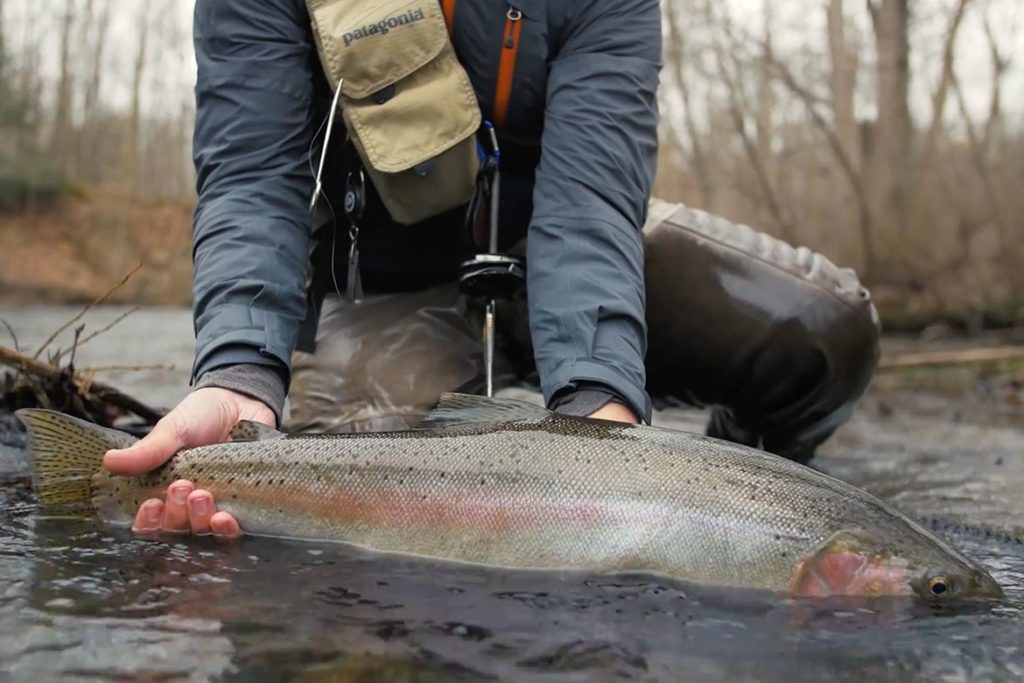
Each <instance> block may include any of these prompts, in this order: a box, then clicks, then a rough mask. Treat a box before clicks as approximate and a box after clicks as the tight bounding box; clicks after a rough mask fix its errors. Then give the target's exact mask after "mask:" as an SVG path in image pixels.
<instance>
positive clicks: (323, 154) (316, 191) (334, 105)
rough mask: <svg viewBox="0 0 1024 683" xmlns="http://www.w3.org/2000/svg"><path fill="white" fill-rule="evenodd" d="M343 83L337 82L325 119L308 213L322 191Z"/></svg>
mask: <svg viewBox="0 0 1024 683" xmlns="http://www.w3.org/2000/svg"><path fill="white" fill-rule="evenodd" d="M344 83H345V79H344V78H342V79H341V80H339V81H338V89H337V91H335V93H334V100H333V101H332V102H331V113H330V116H328V117H327V132H326V133H325V134H324V146H323V148H322V149H321V150H320V167H319V168H318V169H317V171H316V187H315V188H313V197H312V198H311V199H310V200H309V210H310V211H312V210H313V208H314V207H315V206H316V200H317V199H319V197H320V193H321V192H322V191H323V183H322V181H321V178H322V177H323V174H324V163H325V162H326V161H327V147H328V146H329V145H330V144H331V131H332V130H334V117H335V115H336V114H337V113H338V102H339V101H340V100H341V86H342V85H344Z"/></svg>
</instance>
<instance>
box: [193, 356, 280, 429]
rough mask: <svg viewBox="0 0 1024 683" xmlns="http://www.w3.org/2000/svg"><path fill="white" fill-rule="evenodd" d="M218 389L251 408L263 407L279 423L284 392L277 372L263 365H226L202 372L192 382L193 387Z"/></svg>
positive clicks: (274, 422)
mask: <svg viewBox="0 0 1024 683" xmlns="http://www.w3.org/2000/svg"><path fill="white" fill-rule="evenodd" d="M203 389H221V390H227V391H230V392H231V393H232V394H234V395H236V396H239V397H240V398H242V399H245V400H247V401H252V402H253V405H252V406H250V407H251V408H252V409H254V410H256V411H259V410H260V409H263V410H267V411H269V412H270V414H271V416H272V417H273V424H274V425H280V424H281V416H282V413H283V412H284V402H285V396H286V393H287V387H286V386H285V382H284V378H283V377H282V376H281V373H280V372H278V371H277V370H275V369H274V368H272V367H269V366H266V365H253V364H239V365H227V366H224V367H220V368H216V369H214V370H210V371H209V372H207V373H205V374H204V375H203V376H202V377H200V378H199V381H198V382H196V385H195V390H196V391H201V390H203Z"/></svg>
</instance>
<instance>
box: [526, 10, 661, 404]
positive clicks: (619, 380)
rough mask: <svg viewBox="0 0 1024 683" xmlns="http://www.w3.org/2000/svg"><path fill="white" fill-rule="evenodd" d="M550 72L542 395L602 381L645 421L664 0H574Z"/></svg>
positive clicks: (533, 256) (541, 172)
mask: <svg viewBox="0 0 1024 683" xmlns="http://www.w3.org/2000/svg"><path fill="white" fill-rule="evenodd" d="M575 6H576V7H577V8H578V9H577V12H578V14H577V16H576V17H574V18H573V20H572V21H571V22H570V23H571V26H570V30H569V32H568V34H567V36H566V37H565V40H564V42H563V43H562V47H561V49H560V50H559V52H558V54H557V55H556V56H555V58H554V60H553V62H552V64H551V70H550V74H549V77H548V96H547V109H546V114H545V117H544V135H543V140H542V153H541V163H540V167H539V168H538V170H537V179H536V187H535V189H534V215H533V220H532V222H531V225H530V232H529V238H528V242H527V259H528V262H529V269H528V270H529V274H528V283H527V286H528V293H529V308H530V327H531V335H532V337H533V344H534V353H535V355H536V360H537V367H538V371H539V374H540V377H541V385H542V389H543V391H544V395H545V398H546V399H547V400H548V401H549V402H550V401H551V399H552V397H553V396H555V395H556V394H558V393H559V392H562V391H564V390H566V389H567V388H571V387H573V386H574V385H575V384H576V383H581V382H596V383H599V384H603V385H605V386H608V387H610V388H612V389H614V390H615V391H616V392H617V393H618V394H619V395H621V396H622V397H623V398H625V399H626V400H627V401H628V402H629V404H630V405H631V407H632V408H633V410H634V411H635V412H636V413H637V414H638V415H639V416H640V417H641V418H642V419H644V420H647V421H649V420H650V414H651V404H650V398H649V397H648V395H647V393H646V391H645V389H644V386H645V379H646V378H645V371H644V356H645V354H646V345H647V342H646V338H647V336H646V335H647V330H646V324H645V321H644V305H645V298H644V270H643V268H644V262H643V243H642V235H641V231H642V229H643V223H644V220H645V217H646V212H647V202H648V198H649V196H650V191H651V185H652V184H653V179H654V170H655V165H656V157H657V123H658V111H657V88H658V72H659V69H660V66H661V16H660V13H659V7H658V2H657V0H615V1H614V2H609V1H607V0H592V1H591V2H585V3H576V5H575Z"/></svg>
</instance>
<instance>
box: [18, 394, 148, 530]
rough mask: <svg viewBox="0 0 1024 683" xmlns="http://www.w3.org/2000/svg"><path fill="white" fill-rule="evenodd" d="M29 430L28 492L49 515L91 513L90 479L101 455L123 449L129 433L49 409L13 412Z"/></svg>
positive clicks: (128, 442) (129, 439)
mask: <svg viewBox="0 0 1024 683" xmlns="http://www.w3.org/2000/svg"><path fill="white" fill-rule="evenodd" d="M15 414H16V415H17V416H18V419H20V420H21V421H22V423H24V425H25V427H26V428H27V429H28V454H29V458H30V459H31V461H32V487H33V489H35V492H36V495H38V496H39V500H40V502H41V503H42V505H43V507H44V508H46V509H48V510H61V511H68V512H71V511H79V512H81V511H91V510H92V509H94V504H93V500H92V498H93V476H94V475H96V474H98V473H99V472H100V471H101V470H102V469H103V454H104V453H106V452H107V451H108V450H111V449H114V448H127V447H128V446H130V445H131V444H133V443H135V442H136V441H137V439H136V438H135V437H133V436H131V435H130V434H125V433H124V432H119V431H116V430H114V429H107V428H106V427H100V426H99V425H95V424H92V423H91V422H86V421H85V420H79V419H78V418H75V417H71V416H70V415H65V414H64V413H58V412H55V411H52V410H36V409H24V410H19V411H17V413H15Z"/></svg>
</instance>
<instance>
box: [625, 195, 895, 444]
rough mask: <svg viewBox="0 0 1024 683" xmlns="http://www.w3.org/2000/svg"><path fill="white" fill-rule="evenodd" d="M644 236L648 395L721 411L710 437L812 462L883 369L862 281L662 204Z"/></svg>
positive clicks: (820, 260) (810, 256)
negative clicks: (877, 368) (755, 443)
mask: <svg viewBox="0 0 1024 683" xmlns="http://www.w3.org/2000/svg"><path fill="white" fill-rule="evenodd" d="M651 213H652V216H657V221H656V222H652V223H649V224H648V226H647V227H646V228H645V230H644V242H645V253H646V264H645V267H646V282H647V323H648V330H649V332H648V336H649V350H648V362H647V365H648V378H649V387H648V388H649V390H650V391H651V393H652V395H655V396H656V395H658V394H662V395H674V396H677V397H679V398H682V399H684V400H687V401H689V402H691V403H695V404H698V405H711V406H718V409H717V410H716V415H715V417H714V418H713V419H712V421H711V423H710V424H709V430H708V431H709V434H711V435H713V436H718V437H722V438H729V439H731V440H734V441H739V442H741V443H748V442H749V441H750V440H752V439H753V438H754V437H753V436H751V435H756V438H757V440H758V441H759V442H760V443H761V445H763V446H764V447H765V448H767V449H769V450H772V451H774V452H778V453H780V454H784V455H788V456H789V457H793V458H794V459H801V460H806V459H808V458H809V457H810V455H809V454H812V453H813V450H814V448H815V447H816V446H817V445H818V444H820V443H821V442H822V441H824V440H825V439H826V438H828V436H829V435H830V434H831V433H832V432H833V431H834V430H835V429H836V428H837V427H838V426H839V425H840V424H842V423H843V422H844V421H845V420H846V419H848V417H849V414H850V413H851V411H852V408H853V405H854V404H855V403H856V401H857V400H858V399H859V398H860V397H861V396H862V395H863V393H864V391H865V390H866V388H867V385H868V382H869V381H870V378H871V376H872V374H873V372H874V368H875V365H876V364H877V360H878V342H879V326H878V318H877V314H876V312H875V309H874V306H873V305H872V303H871V298H870V295H869V294H868V292H867V290H866V289H865V288H864V287H863V286H861V284H860V281H859V280H858V279H857V276H856V274H855V273H854V272H853V271H852V270H849V269H845V268H839V267H837V266H835V265H834V264H833V263H832V262H831V261H829V260H828V259H827V258H825V257H824V256H822V255H821V254H817V253H814V252H812V251H810V250H808V249H804V248H799V249H797V248H794V247H792V246H790V245H789V244H786V243H785V242H782V241H781V240H778V239H775V238H773V237H770V236H768V235H765V234H763V233H759V232H757V231H754V230H752V229H751V228H749V227H747V226H743V225H737V224H734V223H730V222H729V221H726V220H724V219H721V218H718V217H716V216H712V215H710V214H707V213H705V212H701V211H695V210H692V209H689V208H686V207H683V206H679V205H665V204H664V203H661V204H659V205H657V206H656V210H655V209H652V212H651Z"/></svg>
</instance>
